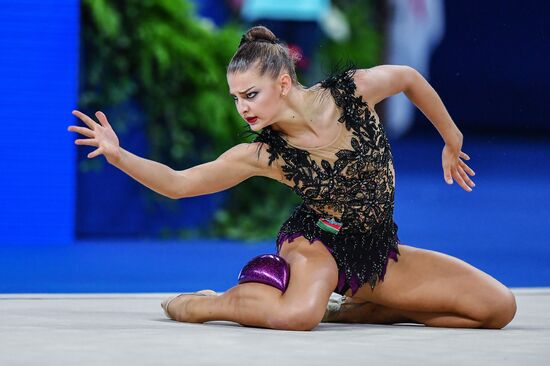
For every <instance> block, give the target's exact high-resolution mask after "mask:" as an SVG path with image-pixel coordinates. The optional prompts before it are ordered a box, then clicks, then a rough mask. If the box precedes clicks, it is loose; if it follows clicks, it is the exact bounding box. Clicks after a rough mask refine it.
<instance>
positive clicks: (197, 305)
mask: <svg viewBox="0 0 550 366" xmlns="http://www.w3.org/2000/svg"><path fill="white" fill-rule="evenodd" d="M294 62H295V60H294V59H293V56H292V55H291V54H290V53H289V50H288V48H287V47H286V46H285V45H284V44H283V43H281V42H279V41H278V39H277V38H276V36H275V35H274V34H273V33H272V32H271V31H270V30H269V29H267V28H265V27H262V26H257V27H253V28H251V29H249V30H248V31H247V32H246V33H245V34H244V35H243V37H242V39H241V43H240V45H239V47H238V49H237V51H236V53H235V54H234V56H233V57H232V59H231V61H230V63H229V65H228V67H227V81H228V85H229V93H230V95H231V97H232V98H233V99H234V101H235V106H236V108H237V111H238V113H239V114H240V115H241V116H242V118H243V120H245V121H246V122H247V125H248V127H249V133H250V134H252V135H253V137H254V138H253V141H252V142H251V143H240V144H238V145H236V146H234V147H232V148H230V149H229V150H227V151H226V152H224V153H223V154H222V155H220V156H219V157H218V158H217V159H216V160H214V161H211V162H207V163H204V164H201V165H197V166H194V167H191V168H188V169H185V170H182V171H176V170H173V169H171V168H169V167H167V166H165V165H163V164H160V163H157V162H154V161H151V160H147V159H144V158H141V157H138V156H136V155H134V154H132V153H131V152H129V151H127V150H124V149H123V148H121V147H120V146H119V141H118V138H117V136H116V134H115V132H114V131H113V129H112V127H111V125H110V124H109V122H108V120H107V117H106V116H105V114H104V113H102V112H97V113H96V114H95V116H96V117H97V120H98V121H99V123H98V122H96V121H95V120H94V119H92V118H90V117H89V116H87V115H85V114H83V113H81V112H79V111H73V114H74V115H75V116H76V117H78V118H79V119H80V120H81V121H82V122H83V123H84V124H85V126H69V128H68V130H69V131H72V132H76V133H78V134H81V135H83V137H86V138H79V139H76V140H75V144H77V145H88V146H92V147H94V148H95V150H93V151H92V152H91V153H89V154H88V158H95V157H97V156H99V155H103V156H104V157H105V158H106V159H107V161H108V162H109V163H110V164H112V165H113V166H115V167H117V168H118V169H120V170H122V171H123V172H125V173H126V174H128V175H129V176H131V177H132V178H134V179H135V180H137V181H138V182H140V183H142V184H143V185H145V186H147V187H149V188H150V189H152V190H154V191H155V192H158V193H159V194H162V195H164V196H166V197H169V198H172V199H179V198H185V197H193V196H199V195H204V194H210V193H214V192H219V191H222V190H225V189H228V188H230V187H233V186H235V185H237V184H239V183H240V182H242V181H244V180H246V179H248V178H250V177H253V176H262V177H268V178H271V179H275V180H277V181H278V182H280V183H282V184H285V185H287V186H289V187H290V188H291V189H292V190H293V191H294V192H296V193H297V194H298V195H299V196H300V197H301V198H302V203H301V204H300V205H299V206H298V207H296V209H295V210H294V211H293V213H292V214H291V216H290V217H289V218H288V219H287V220H286V222H284V223H283V225H282V227H281V229H280V231H279V233H278V235H277V239H276V254H265V255H261V256H258V257H256V258H253V259H251V260H250V262H249V263H247V264H246V265H245V266H244V267H243V269H242V270H241V272H240V274H239V276H238V281H237V285H236V286H235V287H233V288H231V289H229V290H227V291H225V292H223V293H221V294H218V293H216V292H214V291H211V290H202V291H199V292H196V293H192V294H180V295H178V296H173V297H170V298H168V299H166V300H164V301H163V302H162V303H161V306H162V308H163V309H164V311H165V314H166V315H167V316H168V317H169V318H171V319H173V320H176V321H180V322H191V323H203V322H208V321H214V320H226V321H233V322H236V323H239V324H242V325H245V326H254V327H262V328H271V329H282V330H311V329H313V328H315V327H316V326H317V325H318V324H319V323H320V322H342V323H369V324H395V323H418V324H424V325H426V326H432V327H451V328H492V329H500V328H503V327H504V326H506V325H507V324H508V323H509V322H510V321H511V320H512V319H513V318H514V315H515V313H516V302H515V297H514V295H513V294H512V292H511V291H510V290H509V289H508V288H506V287H505V286H504V285H503V284H501V283H500V282H498V281H497V280H496V279H494V278H493V277H491V276H489V275H488V274H486V273H484V272H482V271H480V270H479V269H476V268H474V267H473V266H471V265H469V264H467V263H465V262H463V261H461V260H459V259H457V258H454V257H451V256H449V255H445V254H442V253H438V252H435V251H431V250H425V249H420V248H415V247H412V246H410V245H405V244H403V243H401V242H400V240H399V239H398V236H397V225H396V224H395V222H394V220H393V210H394V189H395V172H394V167H393V161H392V154H391V150H390V146H389V144H388V140H387V138H386V135H385V132H384V129H383V126H382V124H381V123H380V121H379V118H378V116H377V114H376V112H375V109H374V108H375V106H376V105H377V104H378V103H379V102H380V101H382V100H384V99H385V98H387V97H390V96H392V95H394V94H397V93H400V92H403V93H405V95H406V96H407V97H408V98H409V99H410V100H411V102H412V103H414V105H416V106H417V107H418V108H419V109H420V110H421V111H422V112H423V113H424V115H425V116H426V117H427V118H428V120H429V121H430V122H431V123H432V124H433V125H434V127H435V128H436V129H437V131H438V132H439V134H440V135H441V137H442V138H443V141H444V147H443V151H442V167H443V177H444V180H445V182H446V183H447V184H452V183H453V182H456V183H457V184H458V185H459V186H460V187H462V189H464V190H465V191H466V192H471V191H472V188H473V187H475V184H474V182H473V181H472V179H471V178H470V177H471V176H474V171H473V170H472V169H471V168H470V167H469V166H468V165H467V164H466V163H465V161H468V160H470V158H469V157H468V155H467V154H466V153H464V152H463V151H462V143H463V135H462V133H461V132H460V130H459V129H458V127H457V126H456V125H455V123H454V122H453V120H452V118H451V117H450V116H449V114H448V112H447V110H446V108H445V106H444V105H443V103H442V101H441V99H440V98H439V96H438V94H437V93H436V92H435V90H434V89H433V88H432V87H431V86H430V85H429V84H428V82H427V81H426V80H425V79H424V78H423V77H422V76H421V75H420V74H419V73H418V72H417V71H416V70H414V69H412V68H410V67H407V66H397V65H381V66H376V67H372V68H369V69H356V68H348V69H346V70H343V71H340V72H337V73H334V74H332V75H331V76H329V77H327V78H326V79H324V80H323V81H321V82H320V83H317V84H315V85H313V86H312V87H309V88H306V87H304V86H302V85H301V84H300V83H299V82H298V80H297V77H296V72H295V69H294ZM251 199H258V198H257V197H251ZM204 261H205V265H207V264H208V258H205V259H204ZM333 293H337V294H339V295H342V296H341V297H338V296H336V295H333ZM331 295H333V296H331Z"/></svg>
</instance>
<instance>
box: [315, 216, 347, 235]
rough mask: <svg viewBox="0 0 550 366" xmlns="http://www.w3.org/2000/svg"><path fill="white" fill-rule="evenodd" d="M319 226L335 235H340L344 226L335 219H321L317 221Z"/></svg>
mask: <svg viewBox="0 0 550 366" xmlns="http://www.w3.org/2000/svg"><path fill="white" fill-rule="evenodd" d="M317 226H319V227H320V228H321V229H322V230H325V231H328V232H329V233H333V234H338V232H339V231H340V228H342V224H341V223H339V222H338V221H336V220H334V219H319V221H317Z"/></svg>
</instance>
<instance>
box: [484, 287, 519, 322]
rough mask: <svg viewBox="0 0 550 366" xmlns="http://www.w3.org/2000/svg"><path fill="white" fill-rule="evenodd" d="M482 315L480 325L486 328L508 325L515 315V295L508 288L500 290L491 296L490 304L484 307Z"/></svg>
mask: <svg viewBox="0 0 550 366" xmlns="http://www.w3.org/2000/svg"><path fill="white" fill-rule="evenodd" d="M486 309H487V310H486V311H485V312H484V316H483V317H482V319H480V323H481V324H480V327H481V328H487V329H502V328H504V327H505V326H506V325H508V324H509V323H510V322H511V321H512V319H514V316H515V315H516V311H517V305H516V297H515V296H514V294H513V293H512V291H510V290H509V289H504V290H503V291H500V293H499V294H498V295H495V296H494V297H493V298H492V301H491V304H489V305H488V306H487V307H486Z"/></svg>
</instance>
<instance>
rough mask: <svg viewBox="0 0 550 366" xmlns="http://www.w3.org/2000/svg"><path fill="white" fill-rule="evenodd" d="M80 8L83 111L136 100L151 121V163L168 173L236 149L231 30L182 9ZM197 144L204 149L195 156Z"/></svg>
mask: <svg viewBox="0 0 550 366" xmlns="http://www.w3.org/2000/svg"><path fill="white" fill-rule="evenodd" d="M82 5H83V6H82V18H83V22H82V23H83V30H82V34H83V46H84V48H83V57H84V58H83V70H85V71H84V73H83V78H82V79H83V80H81V85H82V92H81V98H80V104H81V107H82V108H85V109H87V110H93V109H95V108H99V107H101V108H105V107H108V106H117V105H120V104H121V103H124V102H126V101H128V100H129V99H135V100H137V101H138V103H139V105H140V107H141V108H142V109H143V111H144V113H145V115H146V118H147V121H148V134H149V137H150V142H151V147H152V151H151V157H152V158H153V159H156V160H162V161H163V162H165V163H168V164H171V165H181V162H182V159H191V160H202V159H212V158H215V157H216V156H218V155H219V154H220V153H222V152H223V151H225V150H226V149H227V148H228V147H229V146H231V145H234V144H236V143H238V142H239V136H238V133H239V131H240V130H241V129H242V125H243V122H242V121H241V120H240V118H239V116H238V114H237V113H235V107H234V105H233V101H232V99H231V98H230V97H229V95H228V93H227V84H226V79H225V68H226V65H227V62H228V61H229V59H230V58H231V56H232V54H233V52H234V50H235V48H236V46H237V45H238V42H239V37H240V31H239V30H237V29H236V27H232V26H228V27H225V28H223V29H214V28H213V27H211V26H209V25H208V24H207V23H206V22H202V21H199V20H198V19H197V18H196V17H195V16H194V13H193V9H192V7H191V5H190V4H189V3H188V2H185V1H172V0H163V1H159V0H143V1H132V0H121V1H107V0H84V1H83V4H82ZM114 122H115V126H117V125H124V121H121V120H119V121H114ZM197 136H200V137H201V138H206V139H207V141H209V142H207V144H206V145H204V146H203V148H202V149H200V151H199V152H198V153H196V152H195V151H196V150H197V149H196V147H197V146H196V145H197V144H196V138H197ZM214 141H215V143H214ZM201 142H202V141H201Z"/></svg>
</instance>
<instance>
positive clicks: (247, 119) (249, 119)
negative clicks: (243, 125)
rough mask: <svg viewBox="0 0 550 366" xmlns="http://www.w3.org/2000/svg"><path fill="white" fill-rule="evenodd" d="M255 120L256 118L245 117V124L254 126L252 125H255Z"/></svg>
mask: <svg viewBox="0 0 550 366" xmlns="http://www.w3.org/2000/svg"><path fill="white" fill-rule="evenodd" d="M257 119H258V117H246V122H248V123H250V124H254V123H256V120H257Z"/></svg>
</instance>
